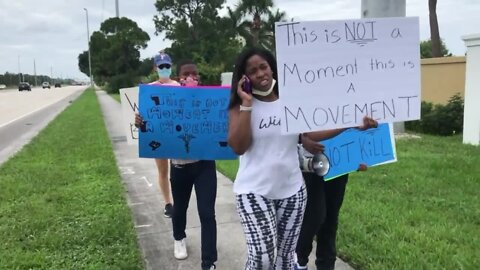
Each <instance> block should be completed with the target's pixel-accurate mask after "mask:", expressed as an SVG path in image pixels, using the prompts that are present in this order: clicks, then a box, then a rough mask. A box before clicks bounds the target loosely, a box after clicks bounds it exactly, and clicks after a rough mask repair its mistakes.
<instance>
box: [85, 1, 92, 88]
mask: <svg viewBox="0 0 480 270" xmlns="http://www.w3.org/2000/svg"><path fill="white" fill-rule="evenodd" d="M83 9H84V10H85V16H86V17H87V46H88V73H89V74H90V87H93V77H92V56H91V53H90V28H89V26H88V9H86V8H83Z"/></svg>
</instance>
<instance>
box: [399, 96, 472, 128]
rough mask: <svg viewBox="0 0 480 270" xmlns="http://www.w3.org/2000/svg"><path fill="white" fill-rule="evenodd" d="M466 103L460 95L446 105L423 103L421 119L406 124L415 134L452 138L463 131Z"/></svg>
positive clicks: (453, 97) (452, 98)
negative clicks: (451, 136)
mask: <svg viewBox="0 0 480 270" xmlns="http://www.w3.org/2000/svg"><path fill="white" fill-rule="evenodd" d="M463 106H464V101H463V98H462V97H461V96H460V94H459V93H457V94H455V95H453V96H452V97H451V98H450V99H449V100H448V103H447V104H446V105H441V104H436V105H433V104H432V103H430V102H424V101H422V105H421V117H422V118H421V119H420V120H417V121H410V122H407V123H405V127H406V128H407V129H408V130H410V131H414V132H420V133H427V134H434V135H441V136H450V135H453V134H457V133H461V132H462V130H463Z"/></svg>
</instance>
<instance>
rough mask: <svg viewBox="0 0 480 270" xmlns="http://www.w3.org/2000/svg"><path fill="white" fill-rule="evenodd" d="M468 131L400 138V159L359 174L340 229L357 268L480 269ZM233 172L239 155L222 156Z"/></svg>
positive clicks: (479, 170) (473, 154)
mask: <svg viewBox="0 0 480 270" xmlns="http://www.w3.org/2000/svg"><path fill="white" fill-rule="evenodd" d="M461 139H462V138H461V136H455V137H436V136H427V135H422V138H421V139H414V138H410V139H408V138H407V139H398V140H397V152H398V160H399V161H398V162H397V163H394V164H389V165H384V166H378V167H374V168H369V170H368V171H367V172H363V173H353V174H351V176H350V180H349V183H348V186H347V192H346V195H345V201H344V204H343V207H342V211H341V215H340V225H339V231H338V243H337V245H338V249H339V253H340V254H339V255H340V256H341V257H342V258H344V259H345V260H346V261H348V262H349V263H350V264H352V265H353V266H354V267H355V268H356V269H378V270H385V269H477V268H478V266H479V265H480V256H479V253H478V251H479V249H478V246H479V243H480V207H479V206H480V204H479V202H480V201H479V190H480V147H474V146H469V145H463V144H462V143H461ZM217 168H218V169H219V170H220V171H221V172H223V173H224V174H225V175H226V176H228V177H230V178H231V179H233V178H234V176H235V173H236V170H237V168H238V162H237V161H219V162H217Z"/></svg>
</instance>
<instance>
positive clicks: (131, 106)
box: [120, 87, 138, 144]
mask: <svg viewBox="0 0 480 270" xmlns="http://www.w3.org/2000/svg"><path fill="white" fill-rule="evenodd" d="M120 101H121V103H122V116H123V126H124V130H125V134H126V136H127V142H128V144H138V129H137V128H136V127H135V113H138V87H131V88H123V89H120Z"/></svg>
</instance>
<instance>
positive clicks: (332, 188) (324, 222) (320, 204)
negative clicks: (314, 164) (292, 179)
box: [296, 173, 348, 270]
mask: <svg viewBox="0 0 480 270" xmlns="http://www.w3.org/2000/svg"><path fill="white" fill-rule="evenodd" d="M303 177H304V179H305V185H306V186H307V207H306V209H305V215H304V218H303V223H302V229H301V231H300V237H299V239H298V244H297V249H296V252H297V258H298V264H300V265H301V266H304V265H307V263H308V256H309V255H310V252H311V251H312V242H313V238H314V236H317V251H316V256H317V258H316V260H315V264H316V266H317V269H319V270H320V269H321V270H324V269H329V270H330V269H332V270H333V269H334V267H335V260H336V256H337V247H336V237H337V227H338V215H339V212H340V208H341V207H342V203H343V197H344V194H345V188H346V185H347V182H348V174H346V175H342V176H339V177H338V178H336V179H332V180H330V181H327V182H325V181H323V177H320V176H318V175H316V174H313V173H303Z"/></svg>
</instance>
